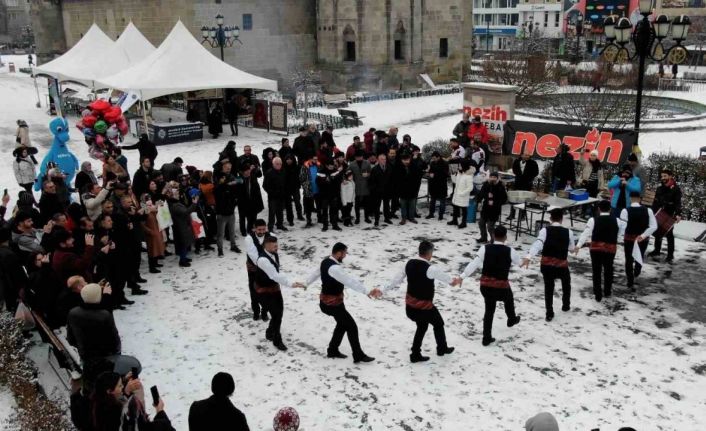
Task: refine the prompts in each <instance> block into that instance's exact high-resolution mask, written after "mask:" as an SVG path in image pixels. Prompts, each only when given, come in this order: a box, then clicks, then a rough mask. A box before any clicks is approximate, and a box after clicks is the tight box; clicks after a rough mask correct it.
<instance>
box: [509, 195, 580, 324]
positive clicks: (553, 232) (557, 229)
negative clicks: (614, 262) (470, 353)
mask: <svg viewBox="0 0 706 431" xmlns="http://www.w3.org/2000/svg"><path fill="white" fill-rule="evenodd" d="M563 213H564V211H563V210H562V209H561V208H555V209H553V210H551V211H550V212H549V219H550V221H551V224H550V225H549V226H547V227H543V228H542V229H541V230H540V231H539V235H537V240H536V241H535V242H534V243H533V244H532V246H531V247H530V249H529V252H528V253H527V257H525V258H524V260H523V261H522V264H521V265H520V267H522V266H524V267H525V268H529V263H530V260H532V258H533V257H534V256H536V255H537V253H539V252H541V253H542V261H541V266H540V270H541V272H542V277H544V305H545V307H546V321H547V322H551V321H552V319H553V318H554V282H555V281H556V279H557V278H558V279H559V280H561V311H569V310H570V309H571V274H570V272H569V260H568V256H569V252H570V251H574V234H573V232H572V231H571V229H568V228H566V227H564V226H562V221H563V218H564V214H563Z"/></svg>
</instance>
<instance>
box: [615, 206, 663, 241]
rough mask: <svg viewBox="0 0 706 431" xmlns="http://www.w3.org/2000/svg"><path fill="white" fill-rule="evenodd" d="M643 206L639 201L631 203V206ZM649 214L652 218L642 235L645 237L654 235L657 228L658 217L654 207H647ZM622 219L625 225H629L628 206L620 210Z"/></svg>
mask: <svg viewBox="0 0 706 431" xmlns="http://www.w3.org/2000/svg"><path fill="white" fill-rule="evenodd" d="M639 206H642V205H640V203H639V202H633V203H632V204H630V207H631V208H635V207H639ZM647 215H648V217H649V219H650V225H649V226H648V227H647V229H645V231H644V232H642V234H641V236H642V237H643V238H649V237H650V235H652V234H653V233H654V232H655V231H656V230H657V219H656V218H655V214H654V213H653V212H652V208H647ZM620 220H622V221H624V222H625V225H626V226H627V223H628V210H627V208H623V210H622V211H620Z"/></svg>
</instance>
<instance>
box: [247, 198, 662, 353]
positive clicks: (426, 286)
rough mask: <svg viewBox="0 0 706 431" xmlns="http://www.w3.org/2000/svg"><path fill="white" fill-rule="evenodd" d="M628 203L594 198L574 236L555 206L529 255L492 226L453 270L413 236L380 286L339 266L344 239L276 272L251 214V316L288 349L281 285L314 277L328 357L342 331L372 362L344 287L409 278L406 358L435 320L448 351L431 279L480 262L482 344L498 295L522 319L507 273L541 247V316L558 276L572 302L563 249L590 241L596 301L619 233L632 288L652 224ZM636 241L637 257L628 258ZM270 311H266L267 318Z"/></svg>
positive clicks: (603, 292)
mask: <svg viewBox="0 0 706 431" xmlns="http://www.w3.org/2000/svg"><path fill="white" fill-rule="evenodd" d="M631 201H632V204H631V205H630V207H628V208H625V209H623V210H622V213H621V214H620V218H615V217H614V216H613V215H611V207H610V203H609V202H608V201H601V202H599V204H598V215H596V216H595V217H593V218H591V219H590V220H589V221H588V223H587V224H586V228H585V230H584V231H583V232H582V234H581V235H580V237H579V239H578V242H576V241H575V238H574V235H573V233H572V231H571V230H570V229H569V228H567V227H564V226H563V225H562V221H563V213H562V210H560V209H554V210H552V211H550V221H551V224H550V225H549V226H547V227H544V228H543V229H541V231H540V232H539V234H538V237H537V240H536V241H535V242H534V243H533V244H532V245H531V247H530V249H529V251H528V253H527V255H526V256H525V257H522V256H521V255H520V253H519V252H518V251H516V250H515V249H514V248H512V247H510V246H508V245H506V244H505V240H506V237H507V230H506V228H505V227H504V226H497V227H495V229H494V232H493V241H492V242H491V243H489V244H485V245H482V246H481V247H480V249H479V250H478V253H477V255H476V257H475V258H474V259H473V260H472V261H471V262H470V263H469V264H468V265H467V266H466V268H465V270H464V271H463V272H462V273H461V274H460V275H459V276H452V275H450V274H448V273H447V272H445V271H444V270H443V269H441V268H440V267H439V266H437V265H434V264H432V263H431V260H432V258H433V253H434V245H433V244H432V243H431V242H429V241H422V242H421V243H420V244H419V250H418V256H417V257H415V258H413V259H410V260H409V261H408V262H407V263H406V265H405V266H404V268H402V269H401V270H400V271H399V273H397V274H395V276H394V277H393V278H392V279H391V280H390V281H389V282H388V283H387V284H386V285H385V286H384V287H380V288H372V289H368V288H366V287H365V286H364V285H363V283H362V282H361V281H360V280H357V279H355V278H354V277H351V276H350V275H349V274H347V273H346V272H345V270H344V269H343V267H342V263H343V260H344V259H345V257H346V256H347V254H348V249H347V247H346V245H345V244H343V243H340V242H338V243H336V244H335V245H334V246H333V249H332V251H331V255H330V256H328V257H326V258H325V259H323V260H322V261H321V263H320V265H319V266H318V268H316V270H315V271H314V272H313V273H312V274H311V275H310V276H309V277H308V278H307V279H306V281H304V282H292V281H291V280H290V279H289V278H288V277H287V276H286V275H285V274H283V273H282V272H280V263H279V256H278V244H277V238H276V237H275V236H274V235H272V234H269V233H268V229H267V223H266V222H265V221H264V220H257V221H256V222H255V226H254V228H253V230H252V232H251V233H250V234H249V236H248V237H247V238H246V254H247V261H246V267H247V272H248V282H249V287H250V297H251V306H252V310H253V318H254V319H255V320H258V319H262V320H265V321H267V320H268V319H269V320H270V323H269V326H268V327H267V330H266V333H265V336H266V338H267V339H268V340H270V341H272V343H273V344H274V346H275V347H276V348H277V349H279V350H287V347H286V345H285V344H284V342H283V340H282V334H281V324H282V314H283V309H284V302H283V299H282V293H281V291H280V287H281V286H284V287H291V288H306V287H307V286H309V285H311V284H312V283H314V282H315V281H316V280H320V282H321V294H320V295H319V307H320V309H321V311H322V312H323V313H324V314H326V315H328V316H331V317H333V318H334V320H335V321H336V326H335V328H334V331H333V335H332V337H331V341H330V342H329V346H328V349H327V356H328V357H329V358H346V357H347V356H346V355H344V354H343V353H341V351H340V350H339V347H340V345H341V342H342V341H343V337H344V335H347V336H348V341H349V342H350V346H351V350H352V354H353V361H354V362H355V363H358V362H371V361H373V360H374V358H372V357H370V356H368V355H367V354H365V352H364V351H363V349H362V347H361V345H360V340H359V337H358V326H357V325H356V322H355V320H354V319H353V317H352V316H351V314H350V313H349V312H348V311H347V310H346V306H345V303H344V289H345V288H348V289H351V290H354V291H356V292H359V293H362V294H366V295H368V297H370V298H380V297H382V296H383V295H384V294H385V293H386V292H388V291H390V290H391V289H394V288H396V287H397V286H399V285H400V284H402V283H403V282H404V281H405V279H406V281H407V293H406V297H405V304H406V315H407V317H408V318H409V319H410V320H412V321H413V322H415V323H416V325H417V329H416V332H415V334H414V338H413V341H412V349H411V350H412V352H411V354H410V361H411V362H424V361H428V360H429V357H428V356H424V355H423V354H422V341H423V339H424V336H425V334H426V332H427V329H428V328H429V325H431V326H432V327H433V331H434V338H435V340H436V353H437V355H438V356H443V355H448V354H451V353H452V352H453V351H454V348H453V347H450V346H449V345H448V343H447V341H446V333H445V331H444V320H443V318H442V316H441V313H440V312H439V310H438V309H437V308H436V306H435V305H434V294H435V284H436V282H437V281H438V282H441V283H443V284H446V285H449V286H460V285H461V284H462V283H463V282H464V280H466V279H468V278H469V277H471V275H472V274H473V273H474V272H475V271H477V270H478V269H480V271H481V276H480V282H479V284H480V292H481V295H482V296H483V298H484V301H485V314H484V316H483V338H482V344H483V346H488V345H490V344H491V343H493V342H494V341H495V338H493V336H492V326H493V318H494V315H495V310H496V305H497V303H498V302H502V303H503V305H504V309H505V314H506V316H507V326H508V327H513V326H515V325H517V324H518V323H519V322H520V316H519V315H518V314H517V313H516V312H515V304H514V297H513V293H512V288H511V286H510V281H509V273H510V269H511V268H512V267H513V266H517V267H525V268H528V267H529V264H530V262H531V260H532V259H533V258H534V257H535V256H537V255H538V254H541V256H542V257H541V261H540V270H541V273H542V276H543V278H544V286H545V290H544V291H545V307H546V321H547V322H550V321H552V320H553V319H554V308H553V300H554V288H555V281H556V280H557V279H559V280H560V281H561V285H562V308H561V309H562V311H565V312H566V311H569V310H570V309H571V275H570V271H569V263H568V257H569V253H571V252H573V253H575V254H578V253H579V250H580V249H581V248H582V247H583V246H584V245H586V244H590V247H589V248H590V255H591V262H592V267H593V291H594V295H595V299H596V300H597V301H599V302H600V301H601V300H602V299H603V298H604V297H610V296H611V295H612V285H613V264H614V260H615V255H616V252H617V245H618V241H619V238H621V237H622V238H623V240H624V250H625V269H626V275H627V286H628V288H629V289H630V291H631V292H635V287H634V286H635V284H634V283H635V278H636V277H637V276H638V275H639V274H640V272H641V268H642V264H641V260H642V257H644V253H645V250H646V248H647V243H648V242H649V241H648V240H649V237H650V235H652V234H653V233H654V232H655V231H656V229H657V221H656V219H655V215H654V213H653V212H652V210H651V209H649V208H647V207H644V206H642V205H640V196H639V194H637V193H635V194H634V195H631ZM635 247H638V249H639V257H638V259H637V260H639V262H638V261H636V259H635V258H634V257H635V256H636V253H637V251H634V248H635ZM268 314H269V315H270V317H269V318H268Z"/></svg>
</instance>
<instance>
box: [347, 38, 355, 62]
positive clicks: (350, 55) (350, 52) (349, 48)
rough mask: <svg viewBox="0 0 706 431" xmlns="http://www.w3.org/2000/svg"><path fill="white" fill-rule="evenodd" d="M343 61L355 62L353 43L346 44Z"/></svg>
mask: <svg viewBox="0 0 706 431" xmlns="http://www.w3.org/2000/svg"><path fill="white" fill-rule="evenodd" d="M345 61H355V42H346V59H345Z"/></svg>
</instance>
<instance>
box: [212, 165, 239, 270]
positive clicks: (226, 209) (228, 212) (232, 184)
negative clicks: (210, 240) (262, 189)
mask: <svg viewBox="0 0 706 431" xmlns="http://www.w3.org/2000/svg"><path fill="white" fill-rule="evenodd" d="M231 167H232V165H231V164H230V161H228V160H227V159H224V160H223V163H222V165H221V175H220V176H219V177H218V180H216V187H215V188H214V191H213V194H214V197H215V198H216V226H217V228H216V231H217V234H216V246H217V247H218V256H223V235H224V234H225V232H226V230H227V231H228V240H229V241H230V251H234V252H236V253H240V249H239V248H238V246H237V244H236V243H235V206H236V205H237V203H238V200H237V186H238V180H237V178H236V177H235V175H233V174H232V173H231Z"/></svg>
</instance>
